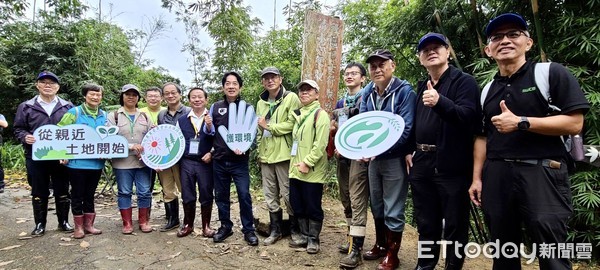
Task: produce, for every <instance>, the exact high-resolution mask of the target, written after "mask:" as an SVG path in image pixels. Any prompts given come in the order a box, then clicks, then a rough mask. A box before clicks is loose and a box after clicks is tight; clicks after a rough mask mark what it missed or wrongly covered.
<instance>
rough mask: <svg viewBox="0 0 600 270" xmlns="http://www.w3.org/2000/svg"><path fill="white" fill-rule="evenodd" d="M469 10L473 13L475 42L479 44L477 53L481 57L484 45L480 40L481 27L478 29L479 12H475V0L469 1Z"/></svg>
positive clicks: (483, 54) (483, 52) (483, 53)
mask: <svg viewBox="0 0 600 270" xmlns="http://www.w3.org/2000/svg"><path fill="white" fill-rule="evenodd" d="M471 10H472V11H473V21H474V22H475V32H476V33H477V42H478V43H479V53H481V56H483V57H486V55H485V49H484V48H485V44H484V42H483V39H482V38H481V37H482V35H481V27H479V11H477V0H471Z"/></svg>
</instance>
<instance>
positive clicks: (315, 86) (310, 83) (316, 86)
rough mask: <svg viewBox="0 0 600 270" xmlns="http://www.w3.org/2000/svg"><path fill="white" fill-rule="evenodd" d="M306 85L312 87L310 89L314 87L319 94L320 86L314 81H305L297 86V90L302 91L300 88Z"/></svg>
mask: <svg viewBox="0 0 600 270" xmlns="http://www.w3.org/2000/svg"><path fill="white" fill-rule="evenodd" d="M305 84H308V85H310V87H312V88H314V89H317V92H319V85H318V84H317V82H315V81H313V80H304V81H301V82H300V83H299V84H298V85H296V88H298V90H300V87H302V86H303V85H305Z"/></svg>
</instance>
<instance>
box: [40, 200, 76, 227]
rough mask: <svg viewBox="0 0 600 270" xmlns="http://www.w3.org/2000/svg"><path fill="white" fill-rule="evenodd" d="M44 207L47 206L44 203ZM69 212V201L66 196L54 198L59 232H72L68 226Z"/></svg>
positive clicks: (69, 225)
mask: <svg viewBox="0 0 600 270" xmlns="http://www.w3.org/2000/svg"><path fill="white" fill-rule="evenodd" d="M46 205H48V204H47V203H46ZM69 210H71V199H69V197H68V196H67V195H62V196H60V197H56V218H57V219H58V230H59V231H63V232H73V226H71V224H69Z"/></svg>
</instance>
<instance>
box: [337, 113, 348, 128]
mask: <svg viewBox="0 0 600 270" xmlns="http://www.w3.org/2000/svg"><path fill="white" fill-rule="evenodd" d="M346 121H348V115H347V114H346V113H345V112H344V111H343V110H342V111H340V113H339V114H338V127H341V126H342V125H343V124H344V123H345V122H346Z"/></svg>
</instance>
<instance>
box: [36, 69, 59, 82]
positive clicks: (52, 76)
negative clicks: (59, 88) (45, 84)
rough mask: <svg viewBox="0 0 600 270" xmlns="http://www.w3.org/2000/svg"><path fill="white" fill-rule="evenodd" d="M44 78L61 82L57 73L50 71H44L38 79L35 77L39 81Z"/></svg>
mask: <svg viewBox="0 0 600 270" xmlns="http://www.w3.org/2000/svg"><path fill="white" fill-rule="evenodd" d="M43 78H50V79H51V80H53V81H55V82H60V79H58V76H56V74H54V73H52V72H50V71H46V70H44V71H42V72H41V73H40V74H39V75H38V76H37V79H35V80H36V81H39V80H41V79H43Z"/></svg>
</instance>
